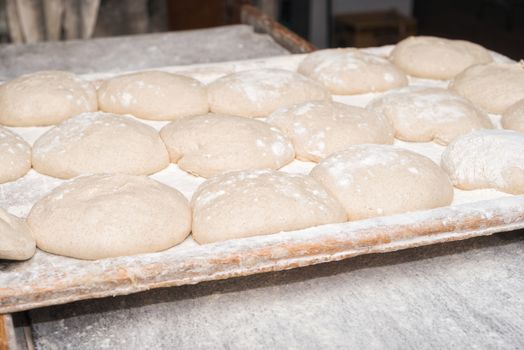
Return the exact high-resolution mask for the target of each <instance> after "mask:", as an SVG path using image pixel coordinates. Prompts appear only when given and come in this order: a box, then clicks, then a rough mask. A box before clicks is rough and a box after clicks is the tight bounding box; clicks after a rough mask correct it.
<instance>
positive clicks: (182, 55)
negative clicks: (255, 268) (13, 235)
mask: <svg viewBox="0 0 524 350" xmlns="http://www.w3.org/2000/svg"><path fill="white" fill-rule="evenodd" d="M285 53H288V52H287V51H286V50H285V49H284V48H283V47H281V46H279V45H278V44H277V43H276V42H275V41H273V40H272V39H271V38H270V37H269V36H268V35H265V34H256V33H254V32H253V31H252V29H251V27H249V26H243V25H239V26H228V27H221V28H215V29H206V30H199V31H188V32H179V33H165V34H152V35H144V36H135V37H121V38H108V39H95V40H89V41H82V42H81V41H77V42H65V43H47V44H37V45H30V46H4V47H1V46H0V79H7V78H10V77H13V76H16V75H18V74H21V73H24V72H28V71H33V70H39V69H67V70H72V71H75V72H78V73H87V72H107V71H125V70H137V69H145V68H153V67H158V66H165V65H180V64H189V63H204V62H218V61H225V60H240V59H248V58H257V57H267V56H274V55H282V54H285ZM523 266H524V231H522V230H520V231H514V232H508V233H500V234H495V235H492V236H488V237H480V238H475V239H469V240H465V241H458V242H451V243H445V244H437V245H432V246H427V247H420V248H414V249H408V250H403V251H397V252H393V253H384V254H373V255H365V256H360V257H356V258H352V259H347V260H344V261H340V262H333V263H325V264H320V265H316V266H310V267H305V268H298V269H293V270H289V271H283V272H274V273H266V274H258V275H253V276H248V277H242V278H235V279H229V280H223V281H215V282H204V283H201V284H198V285H186V286H181V287H173V288H164V289H156V290H151V291H148V292H142V293H138V294H133V295H129V296H121V297H115V298H104V299H97V300H86V301H79V302H75V303H71V304H65V305H58V306H51V307H45V308H41V309H34V310H30V311H28V312H24V313H18V314H13V315H12V323H13V325H14V330H15V331H16V339H17V340H18V344H19V345H18V346H19V347H20V348H22V349H23V348H25V345H24V344H25V343H27V342H28V343H33V344H34V346H35V347H36V348H37V349H64V348H75V349H93V348H108V349H141V348H145V349H149V348H176V349H186V348H187V349H200V348H202V349H204V348H206V349H207V348H213V349H214V348H218V349H221V348H225V349H245V348H248V349H258V348H260V349H265V348H275V349H280V348H286V349H288V348H296V349H309V348H313V349H315V348H325V349H331V348H373V349H376V348H402V349H406V348H407V349H409V348H416V349H420V348H422V349H423V348H497V349H498V348H508V349H517V348H523V347H524V293H523V292H522V291H523V290H524V267H523ZM24 337H26V338H24ZM33 344H31V345H30V346H32V345H33Z"/></svg>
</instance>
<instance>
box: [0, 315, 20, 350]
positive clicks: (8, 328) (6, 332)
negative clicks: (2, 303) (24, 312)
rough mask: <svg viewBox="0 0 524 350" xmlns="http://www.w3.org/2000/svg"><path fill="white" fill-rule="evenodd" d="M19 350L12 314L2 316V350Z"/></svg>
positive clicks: (0, 316) (0, 348)
mask: <svg viewBox="0 0 524 350" xmlns="http://www.w3.org/2000/svg"><path fill="white" fill-rule="evenodd" d="M15 349H18V344H17V342H16V334H15V327H14V325H13V318H12V317H11V315H10V314H4V315H0V350H15Z"/></svg>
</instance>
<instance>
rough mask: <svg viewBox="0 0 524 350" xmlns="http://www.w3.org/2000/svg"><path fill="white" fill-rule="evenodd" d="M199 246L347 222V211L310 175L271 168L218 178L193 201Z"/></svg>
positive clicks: (214, 178) (194, 226)
mask: <svg viewBox="0 0 524 350" xmlns="http://www.w3.org/2000/svg"><path fill="white" fill-rule="evenodd" d="M191 205H192V207H193V232H192V234H193V238H194V239H195V240H196V241H197V242H198V243H201V244H203V243H211V242H217V241H225V240H228V239H235V238H242V237H249V236H256V235H266V234H271V233H277V232H280V231H292V230H300V229H303V228H306V227H311V226H317V225H323V224H329V223H337V222H344V221H346V220H347V217H346V214H345V212H344V209H343V208H342V207H341V206H340V203H338V202H337V201H336V200H335V199H334V198H333V197H332V196H331V195H330V194H328V193H327V192H326V190H325V189H324V188H323V187H322V186H320V184H318V183H317V182H316V181H315V180H313V179H312V178H311V177H309V176H307V175H298V174H287V173H283V172H278V171H274V170H269V169H262V170H249V171H238V172H231V173H227V174H223V175H219V176H216V177H213V178H211V179H209V180H207V181H206V182H204V183H203V184H202V185H200V187H199V188H198V189H197V191H196V192H195V194H194V195H193V199H192V200H191Z"/></svg>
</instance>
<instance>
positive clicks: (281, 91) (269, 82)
mask: <svg viewBox="0 0 524 350" xmlns="http://www.w3.org/2000/svg"><path fill="white" fill-rule="evenodd" d="M208 95H209V108H210V110H211V112H213V113H217V114H228V115H237V116H241V117H252V118H258V117H266V116H267V115H269V114H270V113H271V112H273V111H274V110H276V109H278V108H280V107H283V106H287V105H291V104H294V103H300V102H304V101H309V100H331V95H330V94H329V92H328V91H327V90H326V89H324V88H323V87H322V86H320V85H319V84H318V83H316V82H314V81H313V80H311V79H308V78H306V77H305V76H303V75H301V74H298V73H295V72H291V71H287V70H284V69H269V68H268V69H257V70H248V71H243V72H237V73H232V74H229V75H226V76H224V77H222V78H219V79H217V80H215V81H214V82H212V83H211V84H209V85H208Z"/></svg>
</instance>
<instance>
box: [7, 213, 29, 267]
mask: <svg viewBox="0 0 524 350" xmlns="http://www.w3.org/2000/svg"><path fill="white" fill-rule="evenodd" d="M35 250H36V243H35V239H34V238H33V236H32V235H31V231H30V229H29V226H28V225H27V223H26V221H25V220H24V219H21V218H19V217H16V216H14V215H11V214H9V213H8V212H6V211H5V210H3V209H0V259H9V260H27V259H29V258H31V257H32V256H33V255H34V254H35Z"/></svg>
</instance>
